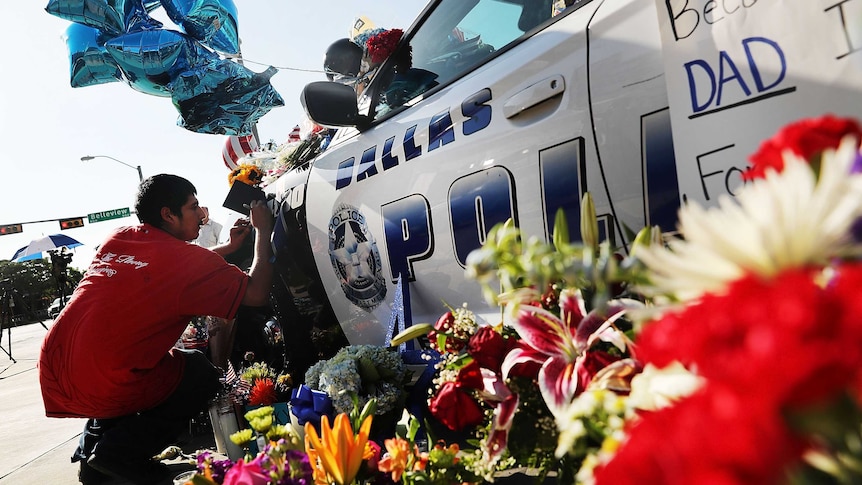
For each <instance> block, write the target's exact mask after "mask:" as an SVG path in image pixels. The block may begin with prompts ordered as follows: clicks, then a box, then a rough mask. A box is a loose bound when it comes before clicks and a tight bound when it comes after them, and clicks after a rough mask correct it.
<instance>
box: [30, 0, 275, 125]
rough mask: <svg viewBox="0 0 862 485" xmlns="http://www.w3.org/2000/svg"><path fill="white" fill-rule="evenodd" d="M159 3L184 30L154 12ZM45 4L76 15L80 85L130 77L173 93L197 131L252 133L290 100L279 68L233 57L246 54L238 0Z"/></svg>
mask: <svg viewBox="0 0 862 485" xmlns="http://www.w3.org/2000/svg"><path fill="white" fill-rule="evenodd" d="M159 7H162V8H164V9H165V12H166V13H167V15H168V18H170V19H171V21H172V22H174V23H175V24H176V25H177V29H178V30H170V29H165V28H163V27H164V26H163V24H162V23H161V22H159V21H158V20H156V19H154V18H152V17H151V16H150V13H151V12H152V11H153V10H155V9H157V8H159ZM45 10H46V11H47V12H48V13H50V14H51V15H55V16H57V17H60V18H63V19H66V20H70V21H72V24H71V25H70V26H69V28H68V29H67V30H66V44H67V46H68V48H69V65H70V76H71V84H72V87H83V86H92V85H96V84H103V83H108V82H115V81H122V82H125V83H127V84H128V85H129V86H131V87H132V88H133V89H135V90H137V91H140V92H142V93H146V94H152V95H155V96H164V97H170V98H171V99H172V101H173V104H174V106H175V107H176V108H177V111H179V113H180V118H179V120H178V121H177V124H178V125H180V126H182V127H183V128H186V129H188V130H191V131H194V132H197V133H211V134H225V135H238V136H245V135H249V134H251V132H252V127H253V126H254V124H255V123H256V122H257V120H258V119H260V117H262V116H263V115H265V114H266V113H267V112H269V110H270V109H272V108H274V107H277V106H283V105H284V100H283V99H282V98H281V96H280V95H279V94H278V92H276V91H275V89H274V88H273V87H272V85H271V84H270V82H269V80H270V78H271V77H272V76H273V74H275V72H276V69H275V68H273V67H270V68H269V69H267V70H266V71H264V72H262V73H255V72H253V71H251V70H249V69H248V68H246V67H244V66H242V65H241V64H239V63H237V62H234V61H232V60H230V59H229V58H227V56H231V55H237V54H239V36H238V33H237V12H236V6H235V5H234V3H233V0H49V2H48V6H47V7H46V8H45ZM222 55H225V56H226V57H222Z"/></svg>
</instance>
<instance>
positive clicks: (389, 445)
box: [377, 436, 415, 482]
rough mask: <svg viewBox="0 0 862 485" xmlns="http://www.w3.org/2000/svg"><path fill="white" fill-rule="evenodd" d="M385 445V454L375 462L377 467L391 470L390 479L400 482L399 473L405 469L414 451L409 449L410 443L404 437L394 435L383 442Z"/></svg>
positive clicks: (401, 473) (382, 469)
mask: <svg viewBox="0 0 862 485" xmlns="http://www.w3.org/2000/svg"><path fill="white" fill-rule="evenodd" d="M383 444H384V445H385V446H386V454H385V455H383V458H381V459H380V463H378V464H377V469H378V470H380V471H382V472H391V473H392V481H393V482H400V481H401V475H403V474H404V472H405V471H407V465H408V463H409V462H410V459H411V458H412V457H413V455H414V454H415V452H412V450H410V443H409V442H408V441H407V440H405V439H404V438H400V437H397V436H396V437H395V438H391V439H387V440H385V441H384V442H383Z"/></svg>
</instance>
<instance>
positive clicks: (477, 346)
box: [467, 326, 510, 372]
mask: <svg viewBox="0 0 862 485" xmlns="http://www.w3.org/2000/svg"><path fill="white" fill-rule="evenodd" d="M509 350H510V349H509V348H508V347H507V345H506V340H505V339H504V338H503V336H502V335H500V333H499V332H497V331H496V330H494V329H493V328H491V327H489V326H484V327H479V330H478V331H476V333H475V334H473V336H472V337H470V340H469V341H468V342H467V353H468V354H470V357H473V360H474V361H476V362H478V363H479V365H480V366H481V367H484V368H485V369H488V370H492V371H495V372H499V371H500V364H502V363H503V359H504V358H505V357H506V354H507V353H509Z"/></svg>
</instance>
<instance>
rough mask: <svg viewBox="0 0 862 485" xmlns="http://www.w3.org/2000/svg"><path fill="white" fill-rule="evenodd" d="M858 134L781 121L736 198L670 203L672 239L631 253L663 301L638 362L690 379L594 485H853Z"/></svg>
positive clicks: (859, 332)
mask: <svg viewBox="0 0 862 485" xmlns="http://www.w3.org/2000/svg"><path fill="white" fill-rule="evenodd" d="M860 139H862V129H860V126H859V125H858V124H857V123H856V122H855V121H854V120H848V119H840V118H835V117H832V116H825V117H822V118H817V119H809V120H803V121H800V122H798V123H793V124H791V125H789V126H788V127H786V128H785V129H783V130H782V131H781V132H780V133H779V134H778V135H777V136H776V137H775V138H773V139H771V140H768V141H766V142H764V143H763V145H762V146H761V149H760V150H759V151H758V153H756V154H755V155H754V156H752V157H751V162H752V164H753V166H752V167H751V168H750V169H749V170H748V171H747V172H746V174H745V176H746V178H747V179H748V183H747V184H746V185H745V186H744V187H743V188H742V190H741V191H740V192H739V193H738V195H737V197H736V199H735V200H734V199H730V198H727V199H724V200H721V201H720V202H719V204H718V206H717V207H715V208H712V209H707V210H705V209H703V208H700V207H699V206H697V205H695V204H689V205H687V206H685V207H684V208H683V209H681V211H680V214H679V226H678V229H679V235H680V237H675V238H672V239H668V240H667V241H665V243H664V244H653V245H650V246H648V247H640V248H638V249H637V251H635V253H634V257H635V258H636V259H638V260H639V261H640V262H642V264H643V265H644V266H645V268H646V270H647V273H646V276H647V279H646V280H645V281H644V284H643V285H642V286H641V289H642V291H644V292H645V293H648V294H650V295H653V296H654V299H655V300H656V301H659V299H661V300H662V301H664V302H666V303H667V305H666V306H665V307H664V308H663V309H662V310H663V311H662V313H661V314H659V315H658V316H656V317H655V318H653V319H652V320H651V321H650V322H648V323H646V324H644V326H643V330H642V332H640V334H639V335H638V354H639V358H640V359H641V360H642V361H643V362H644V363H646V364H647V365H650V366H654V367H655V368H656V369H669V368H672V367H676V368H678V369H679V368H685V369H687V370H688V371H689V372H690V373H692V374H695V375H696V376H697V379H698V385H697V386H695V388H694V389H693V390H691V391H690V392H688V393H687V394H689V395H688V396H686V397H684V398H681V399H677V400H675V401H672V402H665V403H662V404H661V405H660V406H658V407H657V408H655V409H653V410H650V411H648V412H644V411H638V412H637V415H636V417H632V418H631V419H630V420H629V423H628V424H627V426H626V427H625V435H624V437H623V438H622V439H621V441H620V443H621V446H620V447H619V449H618V450H616V452H615V453H614V452H612V453H608V454H607V455H606V456H604V457H603V458H602V459H600V460H599V461H600V462H601V463H600V464H599V465H598V467H597V468H596V474H595V479H596V483H599V484H603V483H608V484H611V483H612V484H615V485H617V484H626V483H665V484H677V483H679V484H682V483H686V484H688V483H726V484H733V483H739V484H742V483H751V484H755V483H757V484H761V483H790V484H794V483H800V484H801V483H860V481H862V447H860V445H859V444H860V443H862V431H860V430H862V397H860V396H862V394H860V390H862V387H860V383H862V373H860V372H862V371H860V369H862V366H860V362H862V320H860V315H862V312H860V310H862V299H860V298H859V291H860V288H862V265H860V263H859V256H860V254H862V244H860V240H862V239H860V236H862V232H860V228H862V222H860V221H862V203H860V202H862V155H860V150H859V147H860ZM633 386H634V383H633ZM633 393H634V389H633ZM695 430H696V431H695Z"/></svg>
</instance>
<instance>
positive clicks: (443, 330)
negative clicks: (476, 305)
mask: <svg viewBox="0 0 862 485" xmlns="http://www.w3.org/2000/svg"><path fill="white" fill-rule="evenodd" d="M454 328H455V315H453V314H452V312H446V313H444V314H443V315H440V318H438V319H437V321H436V322H434V330H432V331H430V332H428V340H430V341H431V346H432V347H434V349H435V350H437V352H440V353H441V354H443V353H446V352H449V353H453V354H457V353H458V352H460V351H461V349H463V348H464V342H463V341H461V340H459V339H457V338H455V337H453V336H452V332H453V329H454ZM439 334H446V346H445V348H442V349H441V348H440V346H439V345H437V337H438V336H439Z"/></svg>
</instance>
